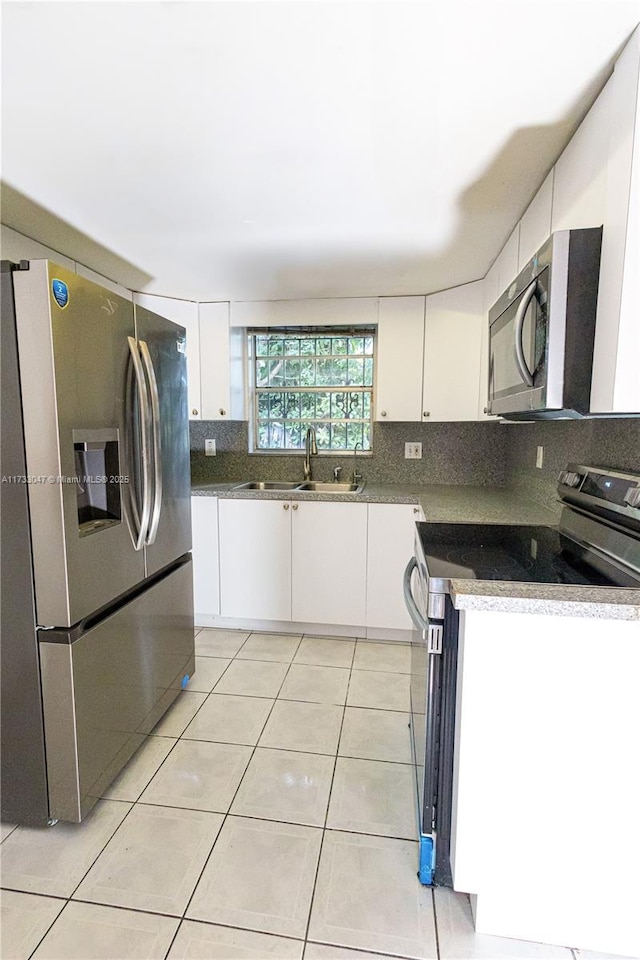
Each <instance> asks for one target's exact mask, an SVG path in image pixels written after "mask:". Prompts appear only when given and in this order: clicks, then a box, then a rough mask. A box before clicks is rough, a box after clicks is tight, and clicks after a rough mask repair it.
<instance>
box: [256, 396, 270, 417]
mask: <svg viewBox="0 0 640 960" xmlns="http://www.w3.org/2000/svg"><path fill="white" fill-rule="evenodd" d="M258 417H259V418H260V420H266V419H267V418H268V417H269V394H268V393H259V394H258Z"/></svg>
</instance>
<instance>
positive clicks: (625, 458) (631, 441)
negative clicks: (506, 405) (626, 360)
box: [503, 417, 640, 513]
mask: <svg viewBox="0 0 640 960" xmlns="http://www.w3.org/2000/svg"><path fill="white" fill-rule="evenodd" d="M503 430H504V433H505V451H506V464H505V483H506V484H507V486H509V487H510V488H511V489H513V490H514V492H516V493H519V494H520V495H521V496H523V497H526V498H527V499H529V500H535V501H536V502H537V503H541V504H544V505H545V506H547V507H551V509H554V510H555V511H556V513H559V511H560V507H559V505H558V503H557V492H556V484H557V480H558V474H559V473H560V471H561V470H562V469H563V468H564V467H565V466H566V464H567V463H571V462H573V463H576V462H577V463H583V464H585V465H586V466H595V467H611V468H612V469H618V470H622V471H627V470H628V471H630V472H631V473H640V419H637V418H630V417H627V418H611V419H603V420H541V421H538V422H536V423H507V424H504V425H503ZM538 446H542V447H543V448H544V459H543V465H542V469H538V468H537V467H536V450H537V447H538Z"/></svg>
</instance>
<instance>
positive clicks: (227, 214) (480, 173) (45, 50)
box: [2, 0, 640, 300]
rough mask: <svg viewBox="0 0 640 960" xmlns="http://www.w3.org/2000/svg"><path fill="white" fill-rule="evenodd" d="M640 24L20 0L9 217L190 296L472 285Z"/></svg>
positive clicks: (595, 10) (8, 28) (268, 5)
mask: <svg viewBox="0 0 640 960" xmlns="http://www.w3.org/2000/svg"><path fill="white" fill-rule="evenodd" d="M638 20H640V4H639V3H638V2H622V0H621V2H617V0H606V2H582V0H573V2H572V0H555V2H543V0H535V2H529V0H522V2H516V0H511V2H502V3H497V2H477V3H475V4H473V3H460V2H448V3H444V2H443V3H436V2H428V0H425V2H420V0H417V2H409V3H405V2H377V3H369V2H357V0H350V2H304V0H296V2H287V3H282V2H260V3H255V2H240V0H239V2H220V3H189V2H186V3H169V2H150V3H130V2H128V3H117V2H114V3H56V2H54V3H4V4H3V82H4V98H3V117H2V120H3V157H2V162H3V170H2V173H3V179H4V182H5V183H6V184H8V185H9V187H10V188H11V189H10V190H8V191H7V192H6V199H5V205H4V216H3V219H4V220H5V222H9V223H10V225H11V226H14V227H15V228H16V229H19V230H22V231H23V232H26V233H29V234H30V235H32V236H34V235H35V236H36V239H40V240H42V241H43V242H46V243H49V244H50V245H52V243H53V242H54V241H56V239H57V240H58V242H59V243H60V242H63V241H64V242H65V243H66V245H67V250H65V251H64V252H68V253H69V254H70V255H72V256H74V255H75V256H76V258H77V259H80V260H82V259H83V257H82V256H80V255H79V252H78V249H81V248H82V244H83V239H82V237H83V235H84V236H85V237H88V238H91V240H92V241H96V242H97V244H96V243H94V244H87V245H86V254H85V256H84V262H86V263H87V265H89V266H92V267H93V268H94V269H96V270H100V269H101V268H102V272H108V271H106V270H105V269H104V267H105V265H106V264H107V263H109V265H110V266H111V269H110V273H111V275H113V273H114V270H113V267H112V263H113V262H114V257H113V254H115V255H116V258H117V262H118V263H120V273H121V276H120V277H116V278H115V279H121V280H123V281H124V282H127V280H129V285H131V280H130V278H131V276H132V275H135V276H136V277H137V278H138V280H137V283H136V284H135V285H136V286H138V287H139V288H144V289H146V290H147V292H150V293H159V294H165V295H169V296H177V297H184V298H188V299H199V300H211V299H235V300H238V299H267V298H268V299H271V298H291V297H324V296H367V295H376V294H413V293H428V292H431V291H433V290H438V289H443V288H445V287H448V286H452V285H455V284H459V283H463V282H465V281H469V280H474V279H477V278H479V277H482V276H483V275H484V274H485V272H486V270H487V268H488V267H489V266H490V264H491V262H492V261H493V259H494V258H495V256H496V255H497V253H498V252H499V250H500V248H501V246H502V244H503V243H504V241H505V239H506V237H507V236H508V234H509V232H510V230H511V228H512V227H513V225H514V223H515V222H516V221H517V219H518V217H519V216H520V214H521V213H522V211H523V210H524V208H525V207H526V205H527V203H528V201H529V200H530V199H531V197H532V195H533V194H534V192H535V190H536V188H537V187H538V185H539V184H540V183H541V182H542V180H543V178H544V176H545V174H546V172H547V171H548V170H549V168H550V167H551V165H552V164H553V162H554V160H555V159H556V157H557V156H558V154H559V153H560V151H561V149H562V147H563V146H564V144H565V143H566V142H567V140H568V138H569V136H570V135H571V133H572V132H573V130H574V129H575V126H576V125H577V123H578V121H579V120H580V118H581V117H582V115H583V114H584V112H585V110H586V108H587V107H588V106H589V105H590V103H591V102H592V100H593V98H594V95H595V94H596V93H597V91H598V90H599V89H600V87H601V86H602V84H603V82H604V81H605V79H606V77H607V76H608V73H609V72H610V70H611V65H612V60H613V58H614V56H615V55H616V54H617V52H618V51H619V49H620V46H621V44H622V43H623V42H624V41H625V39H626V38H627V37H628V36H629V34H630V33H631V31H632V30H633V28H634V26H635V25H636V23H637V22H638ZM50 214H51V215H53V216H50ZM38 234H39V235H38ZM60 238H63V239H62V240H61V239H60ZM65 238H66V239H65ZM69 238H71V239H69ZM74 243H75V244H76V246H77V247H78V249H76V250H71V249H70V247H71V246H73V245H74ZM101 247H102V248H104V253H103V254H101V252H100V251H101ZM58 249H59V246H58ZM109 252H110V253H109ZM110 258H111V259H110ZM88 261H91V262H88Z"/></svg>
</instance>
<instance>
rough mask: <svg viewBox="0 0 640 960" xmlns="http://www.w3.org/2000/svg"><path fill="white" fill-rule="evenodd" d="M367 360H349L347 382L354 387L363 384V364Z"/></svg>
mask: <svg viewBox="0 0 640 960" xmlns="http://www.w3.org/2000/svg"><path fill="white" fill-rule="evenodd" d="M368 362H369V361H365V360H349V381H348V382H349V383H352V384H353V385H354V386H356V387H361V386H363V385H364V365H365V363H368Z"/></svg>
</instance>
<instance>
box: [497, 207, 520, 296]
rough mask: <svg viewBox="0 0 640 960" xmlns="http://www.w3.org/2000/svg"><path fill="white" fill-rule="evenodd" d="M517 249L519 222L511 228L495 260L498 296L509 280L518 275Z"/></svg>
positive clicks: (518, 248)
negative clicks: (511, 230)
mask: <svg viewBox="0 0 640 960" xmlns="http://www.w3.org/2000/svg"><path fill="white" fill-rule="evenodd" d="M519 250H520V224H518V225H517V226H516V227H515V229H514V230H513V233H512V234H511V236H510V237H509V239H508V240H507V242H506V243H505V245H504V247H503V248H502V250H501V251H500V256H499V257H498V259H497V261H496V263H497V264H498V296H500V295H501V294H502V293H504V291H505V290H506V289H507V287H508V286H509V284H510V283H511V281H512V280H515V278H516V277H517V276H518V255H519Z"/></svg>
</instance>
